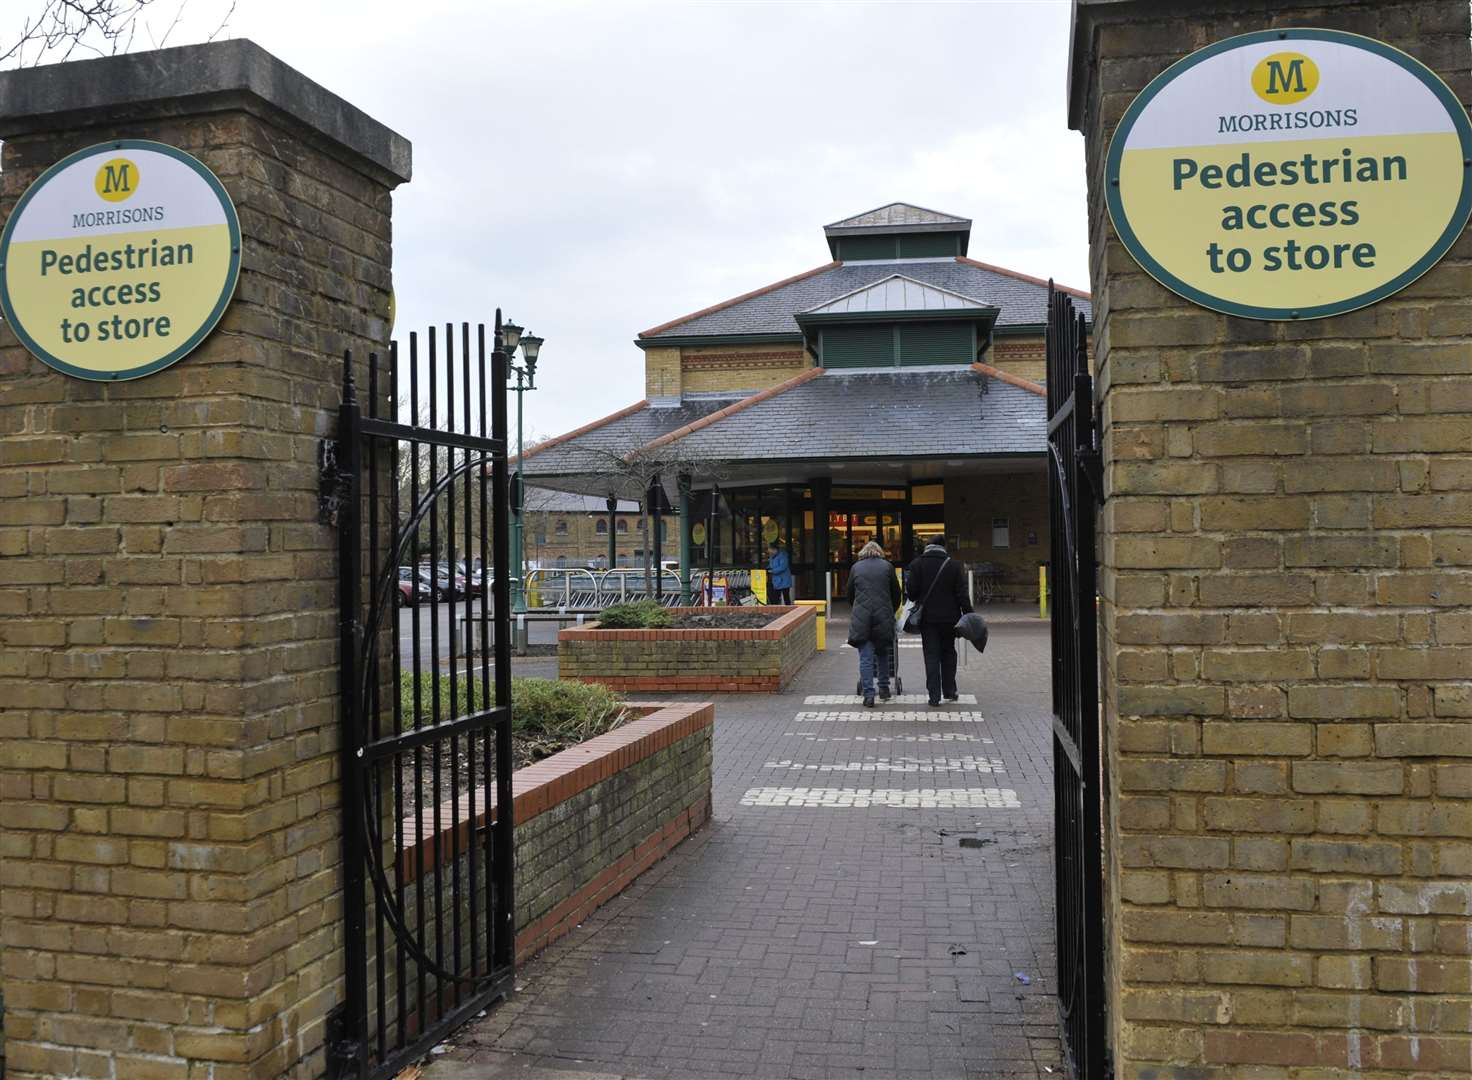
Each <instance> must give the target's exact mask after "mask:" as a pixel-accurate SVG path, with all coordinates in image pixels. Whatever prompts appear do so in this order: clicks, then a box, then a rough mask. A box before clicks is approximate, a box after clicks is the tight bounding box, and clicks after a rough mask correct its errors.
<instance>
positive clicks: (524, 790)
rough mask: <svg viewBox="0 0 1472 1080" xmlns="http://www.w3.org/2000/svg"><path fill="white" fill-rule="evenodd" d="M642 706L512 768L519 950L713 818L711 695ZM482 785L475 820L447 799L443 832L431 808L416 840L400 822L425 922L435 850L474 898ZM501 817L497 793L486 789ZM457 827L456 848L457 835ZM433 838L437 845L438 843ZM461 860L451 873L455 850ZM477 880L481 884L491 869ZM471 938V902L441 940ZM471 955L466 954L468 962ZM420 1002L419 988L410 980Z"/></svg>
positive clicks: (480, 870)
mask: <svg viewBox="0 0 1472 1080" xmlns="http://www.w3.org/2000/svg"><path fill="white" fill-rule="evenodd" d="M629 707H630V708H631V709H634V710H636V711H638V712H640V713H642V714H643V716H642V717H641V718H640V719H638V720H632V721H630V722H629V723H627V724H625V725H624V726H623V727H620V728H616V729H614V730H613V731H610V732H607V733H606V734H603V735H599V736H596V737H595V738H592V739H589V740H588V741H587V742H584V743H580V744H579V745H577V746H574V747H570V748H569V749H567V750H563V751H562V752H561V753H558V754H553V755H552V756H551V757H549V758H546V759H544V760H542V761H539V762H537V763H536V764H534V765H528V766H527V767H526V768H523V769H518V770H516V772H515V773H514V774H513V775H512V780H511V784H512V797H513V813H514V815H515V821H516V828H515V846H516V958H517V961H518V962H521V961H523V960H526V959H528V958H529V957H531V956H533V955H535V954H536V953H538V952H540V951H541V950H542V949H544V948H546V947H547V946H548V945H550V944H551V943H552V942H554V941H556V940H557V939H558V938H560V937H562V936H563V935H564V934H566V933H567V932H568V931H569V930H571V929H572V928H573V927H574V926H576V925H577V924H578V923H580V922H582V920H583V919H584V918H586V917H587V915H588V914H589V913H590V912H592V911H593V910H595V909H596V908H598V907H600V906H601V905H603V904H605V903H607V902H608V901H609V900H611V899H612V898H613V897H615V896H617V895H618V894H619V892H621V891H622V890H623V889H624V888H625V887H626V886H627V885H628V884H629V883H630V882H631V881H633V880H634V879H635V878H636V877H638V876H639V875H640V874H641V873H643V872H644V871H645V870H647V869H648V868H649V867H650V866H653V865H654V864H655V863H656V862H658V861H659V860H660V859H662V858H664V856H665V855H667V854H668V853H669V852H670V851H671V850H672V849H673V848H674V847H675V846H676V845H677V844H679V842H680V841H681V840H683V839H684V838H685V837H687V836H689V835H690V834H691V833H693V832H695V831H696V830H697V829H699V828H700V827H701V826H702V825H704V824H705V823H706V821H708V820H709V819H710V784H711V729H712V725H713V724H714V722H715V706H714V705H711V704H710V703H709V702H683V701H682V702H677V703H673V704H664V703H652V702H649V703H641V702H630V703H629ZM487 794H488V793H487V792H486V791H485V789H483V788H482V789H478V790H477V793H476V800H475V805H476V820H475V822H474V828H472V823H471V821H470V815H469V811H468V807H469V802H468V800H466V799H465V798H464V797H462V798H461V800H460V805H459V806H458V807H456V806H455V804H454V803H453V802H449V801H447V802H445V803H444V804H443V805H442V806H441V807H440V815H439V816H440V822H441V825H440V830H439V833H438V835H436V832H435V828H434V824H433V818H432V816H431V815H430V814H429V813H426V814H425V815H424V817H423V821H422V825H423V828H422V832H421V833H420V835H419V836H417V837H416V836H414V835H413V834H414V826H415V821H414V819H413V818H412V817H411V818H408V819H406V820H405V821H404V826H403V828H404V846H403V848H402V849H401V850H400V852H399V858H400V874H401V876H402V880H403V881H404V882H405V883H406V885H408V886H410V887H408V888H407V889H406V892H405V904H406V918H407V919H408V921H409V924H410V925H411V926H415V927H418V926H419V925H420V915H419V910H418V906H417V900H418V896H417V890H415V889H414V888H413V887H412V885H413V883H414V881H415V880H416V879H417V878H418V877H419V876H420V875H421V874H433V873H434V868H435V861H436V858H438V860H439V863H440V866H441V870H440V874H441V875H442V876H443V877H444V878H445V884H444V889H445V890H446V891H447V894H448V890H449V888H450V885H449V878H450V877H451V876H454V877H456V878H458V879H459V880H460V882H461V891H462V894H463V895H469V889H470V887H471V882H470V881H469V860H468V859H467V858H466V856H465V855H464V852H465V851H466V850H467V846H468V844H469V842H470V839H471V837H472V835H474V832H475V830H476V829H479V828H481V827H483V826H484V825H485V822H486V819H487V811H485V810H482V809H481V807H482V806H484V805H485V800H486V798H487ZM489 795H490V798H491V802H490V809H489V816H490V817H491V818H492V819H494V817H495V812H496V804H495V797H494V792H491V793H489ZM457 828H458V830H459V837H458V848H457V846H456V844H455V843H454V842H452V833H453V832H454V831H455V830H456V829H457ZM436 841H438V842H436ZM456 850H458V851H459V852H460V853H461V857H460V859H459V861H458V863H457V864H456V865H455V867H454V870H453V872H452V870H451V868H450V863H451V861H452V852H454V851H456ZM476 874H477V881H476V882H475V888H476V889H478V890H484V888H485V883H484V866H483V865H477V867H476ZM435 915H436V913H435V912H433V911H427V912H425V915H424V927H425V929H424V936H425V940H429V941H434V940H439V939H438V937H437V935H436V932H435V922H434V920H435ZM457 929H458V931H459V934H460V938H459V940H462V941H468V940H469V935H470V933H471V929H470V926H469V911H468V908H466V909H465V910H462V911H461V912H460V914H459V925H458V927H454V928H452V927H449V926H447V927H446V932H445V934H444V935H443V940H444V941H451V940H455V938H454V932H455V930H457ZM467 962H468V958H467ZM406 991H407V993H408V996H409V999H410V1000H411V1001H413V1000H415V999H416V996H417V987H416V986H413V985H411V986H409V987H407V988H406Z"/></svg>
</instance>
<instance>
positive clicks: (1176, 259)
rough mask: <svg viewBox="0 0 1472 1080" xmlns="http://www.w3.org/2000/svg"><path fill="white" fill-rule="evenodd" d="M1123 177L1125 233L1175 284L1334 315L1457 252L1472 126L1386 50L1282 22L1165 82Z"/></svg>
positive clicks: (1127, 120) (1120, 220)
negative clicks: (1283, 25) (1281, 27)
mask: <svg viewBox="0 0 1472 1080" xmlns="http://www.w3.org/2000/svg"><path fill="white" fill-rule="evenodd" d="M1106 169H1107V173H1106V175H1107V177H1108V185H1107V193H1108V203H1109V214H1110V217H1111V219H1112V220H1113V222H1114V228H1115V231H1116V232H1117V233H1118V234H1119V237H1120V239H1121V240H1122V241H1123V243H1124V245H1125V247H1126V248H1127V249H1128V250H1129V252H1130V254H1131V255H1132V256H1134V258H1135V260H1136V261H1137V262H1139V264H1140V265H1141V266H1142V267H1143V268H1144V269H1145V270H1146V271H1147V272H1148V273H1149V274H1150V275H1151V276H1152V277H1154V278H1155V279H1156V280H1157V281H1159V282H1160V283H1161V284H1162V285H1164V286H1165V287H1166V288H1168V289H1171V290H1172V291H1174V292H1177V293H1179V294H1180V295H1182V296H1184V297H1186V298H1187V299H1189V300H1192V301H1194V302H1195V303H1197V304H1200V305H1202V306H1203V307H1207V308H1211V309H1212V310H1214V311H1221V312H1225V313H1226V314H1229V315H1238V316H1244V317H1247V318H1255V319H1313V318H1322V317H1324V316H1327V315H1336V314H1339V313H1341V312H1345V311H1350V310H1353V309H1355V308H1359V307H1364V306H1365V305H1367V304H1373V303H1375V302H1376V301H1377V300H1382V299H1384V298H1385V297H1387V296H1389V295H1391V294H1392V293H1395V292H1397V291H1398V290H1400V289H1403V288H1405V287H1406V286H1407V285H1409V284H1410V283H1411V282H1412V281H1414V280H1415V279H1416V278H1418V277H1420V276H1421V275H1422V274H1424V273H1425V272H1426V271H1427V270H1429V269H1430V268H1431V267H1432V266H1433V265H1435V263H1436V262H1437V260H1438V259H1440V258H1441V257H1442V256H1443V255H1445V254H1446V252H1447V250H1448V249H1449V248H1450V247H1451V246H1452V244H1453V243H1454V242H1455V241H1456V239H1457V237H1458V236H1459V235H1460V234H1461V232H1462V228H1463V227H1464V226H1465V225H1466V223H1467V217H1468V212H1469V210H1472V125H1469V123H1468V121H1467V113H1466V110H1464V109H1463V108H1462V106H1461V104H1460V103H1459V102H1458V101H1457V98H1456V95H1455V94H1453V93H1452V91H1451V90H1450V89H1449V88H1448V87H1447V85H1446V84H1445V83H1444V82H1442V81H1441V79H1439V78H1438V77H1437V76H1436V74H1435V73H1434V72H1433V71H1431V70H1430V69H1429V68H1427V67H1426V66H1425V65H1424V64H1422V63H1420V62H1419V61H1417V60H1415V59H1414V58H1413V57H1410V56H1408V55H1406V54H1405V53H1403V52H1400V51H1399V50H1397V49H1394V48H1392V47H1390V46H1389V45H1386V44H1384V43H1383V42H1380V41H1375V40H1374V39H1372V38H1366V37H1360V36H1359V35H1356V34H1347V33H1343V32H1340V31H1336V30H1317V29H1296V30H1271V31H1263V32H1260V33H1253V34H1244V35H1242V36H1240V37H1234V38H1228V39H1227V40H1225V41H1220V42H1217V43H1216V44H1214V45H1211V46H1209V47H1207V48H1205V49H1202V50H1200V51H1199V52H1195V53H1192V54H1191V55H1190V56H1187V57H1185V58H1184V59H1182V60H1180V61H1178V62H1177V63H1176V64H1174V65H1172V66H1171V67H1170V68H1168V69H1167V70H1166V71H1164V72H1162V73H1161V74H1160V75H1159V76H1158V77H1156V79H1155V80H1154V81H1153V82H1151V83H1150V85H1149V86H1147V87H1146V88H1145V89H1144V90H1143V91H1141V93H1140V95H1139V96H1138V97H1137V98H1136V99H1135V101H1134V102H1133V104H1131V105H1130V107H1129V109H1128V110H1127V111H1126V112H1125V115H1124V117H1123V119H1122V120H1121V121H1120V124H1119V128H1118V129H1117V130H1116V132H1115V134H1114V139H1113V141H1112V142H1111V144H1110V147H1109V156H1108V160H1107V162H1106Z"/></svg>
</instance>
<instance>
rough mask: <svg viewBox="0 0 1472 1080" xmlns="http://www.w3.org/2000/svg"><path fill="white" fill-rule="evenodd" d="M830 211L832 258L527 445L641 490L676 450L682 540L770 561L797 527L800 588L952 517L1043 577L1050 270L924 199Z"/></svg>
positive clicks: (579, 472) (577, 487)
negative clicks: (607, 406)
mask: <svg viewBox="0 0 1472 1080" xmlns="http://www.w3.org/2000/svg"><path fill="white" fill-rule="evenodd" d="M823 231H824V235H825V239H826V241H827V247H828V254H829V255H830V260H829V261H827V262H825V263H823V264H822V265H820V266H817V267H815V268H813V269H810V270H807V271H805V272H803V273H799V274H796V275H795V276H793V277H789V278H786V279H785V280H782V281H778V282H776V283H774V284H770V285H766V286H764V287H762V288H758V289H755V290H753V291H751V292H748V293H745V294H743V295H741V296H737V297H734V298H732V299H730V300H726V301H723V302H721V303H718V304H715V305H712V306H711V307H708V308H705V309H703V310H701V311H697V312H694V313H692V314H689V315H684V316H681V317H680V318H677V319H673V320H671V321H669V322H666V323H663V324H661V325H659V326H655V327H653V328H651V329H649V330H645V331H644V332H643V333H641V334H640V335H639V336H638V338H637V340H636V342H635V344H636V345H637V346H638V347H639V348H640V349H641V350H642V351H643V353H644V367H645V396H644V399H643V400H641V401H638V402H636V403H633V404H631V405H629V406H628V407H626V408H623V409H620V410H619V411H618V412H615V413H613V414H612V415H610V416H606V417H604V418H602V419H600V420H597V421H595V422H593V423H591V424H588V425H586V426H584V427H581V428H578V429H577V430H575V431H572V432H568V433H567V434H565V435H562V436H559V437H556V438H553V439H549V440H547V441H546V442H544V443H542V444H540V445H539V446H537V447H535V448H533V449H531V450H529V451H527V454H526V459H525V462H524V466H525V471H526V475H527V479H528V482H529V483H532V484H536V485H538V486H541V487H548V488H557V489H561V490H565V491H574V492H580V493H583V494H587V495H595V496H600V497H603V498H609V497H622V498H629V497H634V498H637V497H640V495H641V492H640V491H639V490H638V488H639V487H642V486H643V484H644V483H645V482H646V478H647V477H648V476H649V475H650V474H651V473H652V471H653V470H655V469H658V471H659V474H660V475H659V481H660V482H659V485H658V487H659V488H660V489H662V491H663V492H664V493H665V497H667V498H668V499H669V501H670V504H671V507H672V508H675V509H678V511H679V514H680V525H679V529H678V531H679V534H680V536H679V538H673V537H672V538H669V540H668V541H667V543H668V546H667V547H666V548H665V549H664V550H665V552H666V554H667V556H668V557H674V556H675V555H676V553H677V552H679V553H680V554H681V555H683V556H684V557H685V558H686V561H687V564H693V565H694V566H697V567H698V566H706V565H712V566H719V567H747V566H749V567H757V566H762V565H765V559H766V549H767V544H768V542H769V541H770V539H771V538H772V537H774V536H780V537H782V538H783V539H784V541H785V542H787V543H788V544H789V545H790V549H791V554H792V562H793V566H794V571H795V578H796V582H795V588H796V593H797V595H799V596H821V595H823V591H824V574H825V573H827V572H828V571H829V570H832V571H835V574H836V576H835V578H834V580H833V582H832V586H833V587H834V589H835V591H841V590H842V589H843V588H844V586H845V584H846V576H847V568H848V566H849V564H850V563H851V562H852V560H853V557H854V555H855V554H856V553H857V551H858V549H859V548H861V547H862V546H863V545H864V543H866V542H867V541H869V540H877V541H879V542H880V543H881V544H882V545H883V546H884V547H885V549H886V551H887V552H888V553H889V556H890V558H891V559H893V560H895V561H897V562H898V561H905V562H907V561H908V560H909V559H910V558H912V557H913V556H914V555H915V554H916V553H918V549H919V546H920V544H921V543H922V542H923V541H925V540H927V539H929V538H931V537H936V536H943V537H944V538H945V540H946V543H947V545H948V547H949V548H950V550H951V553H952V554H953V555H955V556H956V557H958V558H960V559H962V560H963V561H964V562H965V563H966V564H967V565H968V566H969V567H971V568H972V569H974V570H977V571H978V572H979V573H980V574H981V575H982V578H983V580H985V581H986V582H987V583H988V585H989V587H991V588H992V589H994V590H995V591H996V592H997V593H998V594H999V595H1003V596H1011V597H1015V598H1024V597H1029V596H1032V595H1036V589H1037V576H1038V575H1037V568H1038V566H1039V564H1042V563H1045V562H1046V561H1047V559H1048V490H1047V487H1048V485H1047V410H1046V400H1045V397H1044V389H1043V386H1042V382H1043V378H1044V326H1045V322H1046V319H1047V310H1048V283H1047V282H1046V281H1043V280H1041V279H1038V278H1033V277H1029V276H1027V275H1025V274H1020V273H1017V272H1014V271H1011V270H1006V269H1003V268H1002V267H999V266H993V265H990V264H988V263H985V262H980V261H978V260H975V259H972V258H970V257H969V255H968V248H969V243H970V233H971V222H970V220H969V219H967V218H962V217H957V216H955V215H952V214H945V213H939V212H936V211H932V210H927V209H924V208H921V207H917V206H911V205H909V204H906V203H892V204H890V205H888V206H883V207H880V208H878V209H875V210H870V211H868V212H866V213H862V214H858V215H856V216H854V217H850V218H846V219H844V220H842V221H838V222H835V223H834V224H832V225H829V226H827V227H826V228H825V229H824V230H823ZM1064 291H1067V292H1069V293H1070V294H1071V295H1072V296H1073V297H1074V298H1075V303H1076V304H1077V306H1078V307H1079V309H1080V310H1081V311H1083V312H1085V313H1087V312H1088V310H1089V305H1088V297H1087V294H1086V293H1082V292H1079V291H1076V290H1072V289H1068V290H1064ZM620 460H626V461H628V462H631V463H632V464H631V465H630V467H629V468H628V469H627V470H622V469H620V468H619V467H618V462H619V461H620ZM655 497H656V498H658V497H659V495H658V494H656V495H655Z"/></svg>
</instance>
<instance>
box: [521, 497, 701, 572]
mask: <svg viewBox="0 0 1472 1080" xmlns="http://www.w3.org/2000/svg"><path fill="white" fill-rule="evenodd" d="M607 519H608V516H607V514H588V513H581V512H580V513H565V514H564V513H558V512H556V511H543V510H534V511H528V512H527V515H526V526H525V529H526V533H525V535H526V539H525V541H524V546H525V549H526V557H527V560H528V561H529V562H538V563H540V564H541V565H542V566H544V567H555V566H556V564H557V559H558V558H559V557H561V558H564V559H566V560H567V565H568V566H570V567H586V566H587V565H588V563H589V562H592V561H594V560H598V559H602V560H605V561H606V560H607V558H608V533H606V532H601V533H600V532H599V531H598V522H599V521H600V520H603V521H606V520H607ZM641 520H642V519H641V517H640V515H639V514H637V513H622V512H621V513H619V515H618V518H617V521H621V522H623V523H624V526H625V531H623V532H618V531H617V527H618V526H617V522H615V525H614V529H615V531H614V536H615V538H616V539H617V541H618V546H617V549H616V550H617V554H618V556H619V558H620V559H622V560H625V562H621V563H620V564H619V565H621V566H622V565H625V563H626V562H627V561H628V560H631V559H632V558H633V557H634V552H635V551H636V550H637V551H643V550H644V548H645V547H646V546H647V545H646V544H645V543H644V533H643V532H641V531H640V529H639V523H640V521H641ZM559 521H560V522H562V523H563V524H564V525H565V526H566V530H567V531H566V532H564V533H560V534H559V533H558V531H557V523H558V522H559ZM663 536H664V540H663V551H662V557H663V558H665V559H677V558H679V555H680V531H679V519H678V518H677V517H675V516H673V515H666V517H665V518H664V534H663ZM539 537H545V538H546V539H545V540H539ZM640 565H642V562H641V564H640Z"/></svg>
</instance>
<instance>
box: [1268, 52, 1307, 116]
mask: <svg viewBox="0 0 1472 1080" xmlns="http://www.w3.org/2000/svg"><path fill="white" fill-rule="evenodd" d="M1318 88H1319V65H1317V64H1315V63H1314V62H1313V59H1312V58H1311V57H1307V56H1305V55H1303V53H1274V54H1273V55H1271V56H1264V57H1263V58H1262V59H1261V60H1259V61H1258V62H1257V66H1256V67H1254V68H1253V69H1252V90H1253V92H1254V93H1255V94H1257V96H1258V97H1260V98H1262V99H1263V100H1264V101H1266V102H1267V103H1268V104H1269V105H1295V104H1297V103H1298V102H1300V101H1302V100H1303V99H1304V98H1306V97H1308V96H1309V95H1310V94H1312V93H1313V92H1314V91H1315V90H1317V89H1318Z"/></svg>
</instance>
